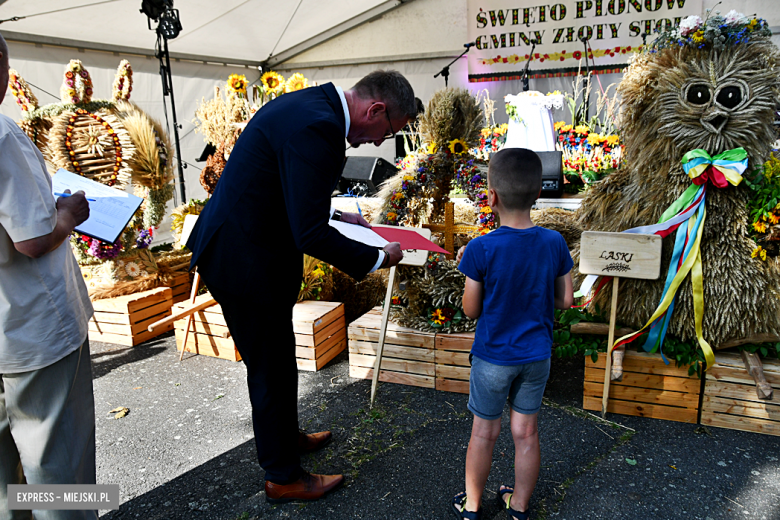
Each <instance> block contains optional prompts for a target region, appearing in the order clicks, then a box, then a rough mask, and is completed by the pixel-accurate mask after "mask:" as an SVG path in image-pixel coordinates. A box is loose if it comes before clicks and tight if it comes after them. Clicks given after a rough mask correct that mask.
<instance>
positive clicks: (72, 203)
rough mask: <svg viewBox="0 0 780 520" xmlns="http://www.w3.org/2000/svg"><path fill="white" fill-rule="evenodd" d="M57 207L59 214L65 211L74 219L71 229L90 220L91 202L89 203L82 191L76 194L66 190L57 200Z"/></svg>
mask: <svg viewBox="0 0 780 520" xmlns="http://www.w3.org/2000/svg"><path fill="white" fill-rule="evenodd" d="M56 206H57V210H58V214H59V212H63V211H64V212H65V213H66V214H68V215H70V216H71V218H72V219H73V222H72V224H73V226H71V228H75V227H76V226H78V225H79V224H81V223H83V222H84V221H86V220H87V219H88V218H89V202H87V198H86V197H85V196H84V192H83V191H81V190H79V191H77V192H76V193H71V192H70V190H65V192H64V193H62V194H61V195H60V197H59V198H58V199H57V204H56Z"/></svg>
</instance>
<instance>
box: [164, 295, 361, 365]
mask: <svg viewBox="0 0 780 520" xmlns="http://www.w3.org/2000/svg"><path fill="white" fill-rule="evenodd" d="M210 298H211V295H210V294H202V295H200V296H198V297H196V298H195V303H196V304H198V303H202V302H205V301H206V300H208V299H210ZM189 306H190V303H189V301H187V302H182V303H177V304H176V305H174V310H175V311H176V310H181V309H184V308H186V307H189ZM186 326H187V319H186V318H185V319H182V320H177V321H176V322H175V328H176V347H177V348H178V349H179V350H181V348H182V342H183V341H184V327H186ZM265 326H273V324H265ZM293 330H294V332H295V344H296V346H295V357H296V361H297V363H298V369H299V370H308V371H317V370H319V369H321V368H322V367H323V366H325V364H327V363H328V362H329V361H330V360H332V359H333V358H334V357H336V356H337V355H338V354H339V353H340V352H342V351H343V350H344V349H345V348H346V346H347V341H346V337H347V336H346V323H345V321H344V304H342V303H338V302H309V301H306V302H301V303H298V304H296V305H295V308H294V309H293ZM186 350H187V352H193V353H195V354H202V355H205V356H213V357H218V358H220V359H228V360H230V361H241V354H239V352H238V349H237V348H236V344H235V343H234V341H233V338H231V337H230V331H229V330H228V327H227V323H225V317H224V316H223V315H222V307H220V306H219V305H218V304H217V305H213V306H211V307H208V308H206V309H203V310H201V311H198V312H196V313H195V314H193V320H192V324H191V325H190V333H189V335H188V338H187V345H186Z"/></svg>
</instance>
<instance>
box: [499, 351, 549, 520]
mask: <svg viewBox="0 0 780 520" xmlns="http://www.w3.org/2000/svg"><path fill="white" fill-rule="evenodd" d="M549 376H550V359H545V360H542V361H534V362H532V363H528V364H525V365H522V370H521V374H520V376H519V377H518V378H517V380H516V381H515V383H514V384H513V385H512V388H511V390H510V391H509V403H510V405H511V407H512V410H511V413H510V416H509V422H510V427H511V429H512V438H513V439H514V441H515V486H514V493H512V498H511V502H510V506H512V509H514V510H516V511H523V512H524V511H527V510H528V503H529V501H530V499H531V494H532V493H533V491H534V487H536V480H537V478H538V477H539V464H540V459H541V455H540V449H539V431H538V428H537V418H538V416H539V409H540V408H541V406H542V397H543V396H544V387H545V386H546V385H547V378H548V377H549Z"/></svg>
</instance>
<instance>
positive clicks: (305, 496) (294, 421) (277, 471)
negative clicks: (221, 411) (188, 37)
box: [187, 71, 416, 503]
mask: <svg viewBox="0 0 780 520" xmlns="http://www.w3.org/2000/svg"><path fill="white" fill-rule="evenodd" d="M415 116H416V104H415V98H414V92H413V91H412V87H411V85H409V82H408V81H407V80H406V78H404V77H403V76H402V75H401V74H399V73H398V72H395V71H376V72H372V73H371V74H369V75H368V76H366V77H365V78H363V79H362V80H360V81H359V82H358V83H357V84H356V85H355V86H354V87H353V88H352V89H350V90H348V91H346V92H343V91H342V90H341V89H340V88H339V87H335V86H333V85H332V84H331V83H328V84H325V85H322V86H320V87H311V88H308V89H305V90H301V91H298V92H293V93H289V94H285V95H284V96H281V97H279V98H278V99H276V100H274V101H272V102H270V103H268V104H267V105H265V106H264V107H263V108H262V109H261V110H260V111H259V112H258V113H257V114H256V115H255V116H254V117H253V118H252V119H251V120H250V121H249V124H248V125H247V126H246V128H245V129H244V132H243V133H242V134H241V137H240V138H239V139H238V142H237V143H236V146H235V147H234V148H233V151H232V153H231V154H230V159H229V161H228V163H227V165H226V166H225V170H224V171H223V173H222V176H221V178H220V180H219V183H218V184H217V187H216V190H215V191H214V194H213V196H212V197H211V199H210V200H209V202H208V204H207V205H206V208H205V210H204V211H203V213H201V215H200V217H199V218H198V222H197V224H196V226H195V228H194V230H193V232H192V234H191V235H190V239H189V240H188V242H187V246H188V247H189V248H190V249H191V250H192V253H193V254H192V264H191V265H192V266H195V265H197V266H198V269H199V272H200V274H201V276H202V277H203V280H204V282H205V283H206V286H207V287H208V288H209V290H210V291H211V294H212V296H213V297H214V298H215V299H216V300H217V302H219V304H220V305H221V306H222V310H223V313H224V316H225V321H226V322H227V325H228V328H229V329H230V333H231V336H232V338H233V339H234V341H235V343H236V347H237V348H238V351H239V353H240V354H241V358H242V359H243V361H244V363H245V364H246V368H247V381H248V385H249V398H250V401H251V403H252V421H253V426H254V432H255V443H256V445H257V455H258V458H259V461H260V465H261V466H262V467H263V469H265V472H266V475H265V478H266V482H265V490H266V499H267V500H268V501H269V502H273V503H276V502H286V501H290V500H316V499H318V498H320V497H322V496H323V495H324V494H325V493H328V492H329V491H331V490H332V489H334V488H335V487H337V486H338V485H339V484H341V483H342V481H343V476H342V475H312V474H310V473H307V472H306V471H304V470H303V469H302V468H301V465H300V453H302V452H306V451H314V450H315V449H318V448H320V447H322V446H323V445H324V444H325V443H327V442H328V441H329V440H330V436H331V434H330V432H322V433H318V434H312V435H306V434H303V433H302V432H300V430H299V428H298V394H297V392H298V369H297V365H296V362H295V336H294V333H293V328H292V309H293V306H294V305H295V303H296V301H297V298H298V292H299V290H300V286H301V276H302V272H303V253H306V254H308V255H310V256H313V257H315V258H318V259H320V260H323V261H325V262H328V263H330V264H333V265H335V266H336V267H338V268H339V269H341V270H342V271H344V272H346V273H347V274H349V275H350V276H352V277H353V278H355V279H358V280H359V279H361V278H363V277H364V276H365V275H366V274H367V273H369V272H372V271H374V270H375V269H377V268H385V267H391V266H393V265H396V264H397V263H398V262H399V261H400V260H401V258H402V257H403V253H402V252H401V250H400V247H399V244H398V243H392V244H388V245H387V246H385V248H384V249H382V250H378V249H376V248H374V247H369V246H366V245H364V244H361V243H358V242H355V241H352V240H349V239H347V238H345V237H344V236H343V235H341V234H340V233H339V232H337V231H336V230H335V229H333V228H332V227H331V226H329V225H328V219H329V218H331V217H333V218H337V219H338V218H340V219H341V220H343V221H347V222H351V223H356V224H362V225H364V226H368V223H366V221H365V220H363V218H362V217H360V216H359V215H357V214H354V213H343V214H342V213H340V212H335V213H333V214H331V210H330V195H331V193H332V192H333V190H334V188H335V187H336V185H337V183H338V180H339V177H340V176H341V171H342V168H343V166H344V159H345V148H346V147H345V145H344V138H345V137H346V139H347V141H348V142H349V144H350V145H351V146H353V147H357V146H360V145H361V144H364V143H374V144H375V145H376V146H379V145H380V144H381V143H382V142H383V141H384V140H385V139H390V138H392V136H393V134H394V133H395V130H396V129H401V128H403V127H404V126H405V125H406V124H407V123H408V122H409V121H410V120H411V119H413V118H414V117H415Z"/></svg>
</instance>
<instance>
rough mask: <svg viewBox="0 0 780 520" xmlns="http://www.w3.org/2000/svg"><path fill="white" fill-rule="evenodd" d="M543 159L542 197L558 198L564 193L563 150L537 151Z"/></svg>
mask: <svg viewBox="0 0 780 520" xmlns="http://www.w3.org/2000/svg"><path fill="white" fill-rule="evenodd" d="M536 155H538V156H539V158H540V159H541V160H542V195H541V198H547V199H557V198H560V196H561V195H563V152H557V151H556V152H536Z"/></svg>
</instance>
